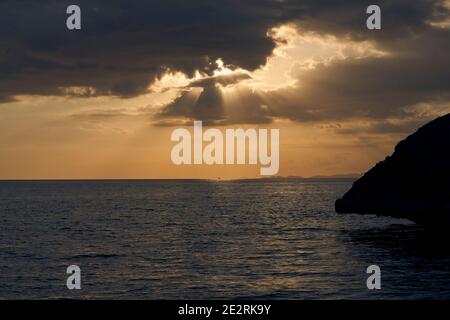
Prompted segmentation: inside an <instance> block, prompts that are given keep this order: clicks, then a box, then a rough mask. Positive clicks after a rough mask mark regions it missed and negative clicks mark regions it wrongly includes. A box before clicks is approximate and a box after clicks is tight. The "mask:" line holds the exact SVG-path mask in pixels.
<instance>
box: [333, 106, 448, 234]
mask: <svg viewBox="0 0 450 320" xmlns="http://www.w3.org/2000/svg"><path fill="white" fill-rule="evenodd" d="M335 208H336V212H338V213H359V214H376V215H385V216H393V217H398V218H406V219H409V220H412V221H414V222H416V223H419V224H424V225H434V226H448V225H450V114H447V115H445V116H443V117H440V118H437V119H435V120H433V121H431V122H430V123H428V124H426V125H425V126H423V127H421V128H420V129H419V130H417V131H416V132H415V133H414V134H412V135H410V136H409V137H408V138H406V139H405V140H403V141H401V142H400V143H399V144H398V145H397V146H396V147H395V151H394V153H393V154H392V155H391V156H388V157H387V158H386V159H385V160H384V161H381V162H379V163H378V164H377V165H375V167H373V168H372V169H370V170H369V171H368V172H367V173H366V174H364V176H362V177H361V178H360V179H359V180H357V181H355V182H354V183H353V186H352V188H351V189H350V190H349V191H348V192H347V193H346V194H345V195H344V196H343V197H342V199H338V200H337V201H336V204H335Z"/></svg>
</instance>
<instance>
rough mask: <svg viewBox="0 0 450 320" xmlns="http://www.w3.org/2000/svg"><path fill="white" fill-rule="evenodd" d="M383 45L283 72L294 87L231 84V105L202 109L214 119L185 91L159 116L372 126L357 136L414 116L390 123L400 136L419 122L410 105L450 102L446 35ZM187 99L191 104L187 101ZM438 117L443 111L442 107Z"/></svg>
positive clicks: (436, 32)
mask: <svg viewBox="0 0 450 320" xmlns="http://www.w3.org/2000/svg"><path fill="white" fill-rule="evenodd" d="M389 41H390V42H391V45H390V46H389V51H388V52H387V54H385V55H365V56H363V57H358V56H351V57H344V58H340V59H333V60H326V61H324V62H319V63H315V64H314V66H313V67H312V68H310V67H308V68H305V67H304V64H297V66H296V67H294V69H293V70H291V76H292V77H293V78H294V79H296V83H295V85H294V86H287V87H285V88H280V89H277V90H258V89H253V90H252V89H250V88H249V87H247V85H246V83H245V82H244V83H238V84H237V85H236V86H235V87H236V88H234V90H235V91H236V94H235V96H236V99H234V100H233V101H230V100H228V101H226V103H225V102H224V101H225V100H224V99H221V100H219V99H217V100H216V101H214V100H209V105H208V106H207V109H208V110H214V112H210V113H209V114H208V115H206V113H205V112H197V111H198V108H197V104H198V100H196V97H198V95H196V94H195V92H193V91H185V92H184V93H183V94H182V95H181V96H180V98H179V99H177V100H175V101H174V102H173V103H172V104H169V105H167V106H166V107H165V108H164V109H163V112H162V116H163V117H169V118H170V117H179V118H183V117H184V118H189V119H203V118H204V117H205V116H207V120H208V121H209V122H212V123H214V122H215V123H223V124H236V123H268V122H271V121H272V120H273V119H276V118H284V119H289V120H292V121H296V122H302V123H313V122H324V121H325V122H327V121H344V122H345V121H349V120H357V119H364V120H370V121H373V124H371V125H370V128H368V127H366V128H365V129H367V130H369V129H370V130H372V131H377V132H385V133H392V132H393V128H392V126H393V125H394V124H393V123H390V124H386V125H382V124H380V123H379V122H380V121H382V120H384V119H399V120H402V119H403V120H404V119H410V118H411V117H413V118H414V117H415V118H416V119H410V120H409V125H406V124H405V123H398V122H397V124H398V125H399V129H397V130H404V131H406V130H408V129H410V128H411V127H412V126H413V125H414V124H417V123H423V121H424V119H423V118H422V117H421V115H420V113H418V112H416V113H414V112H412V111H411V107H412V106H415V105H417V104H421V103H428V104H429V105H432V106H436V108H437V105H439V104H442V103H444V104H445V102H448V101H450V72H449V71H450V55H449V53H450V29H445V28H426V29H424V30H423V31H422V32H421V33H417V34H414V36H410V37H402V38H400V39H397V40H396V41H393V40H389ZM430 48H432V55H430ZM208 88H209V87H208ZM208 88H204V90H203V91H202V94H204V95H205V96H206V95H207V93H208V92H209V91H208V90H214V95H213V96H214V97H220V96H222V97H223V95H224V94H226V92H227V90H222V89H221V88H220V87H218V86H215V87H213V88H211V89H208ZM188 97H190V98H192V99H190V100H189V101H187V100H188ZM219 106H220V107H219ZM205 109H206V108H205ZM218 110H220V113H219V112H217V111H218ZM244 110H245V111H244ZM440 111H441V112H442V113H445V112H449V111H450V108H441V109H440ZM249 115H250V116H249ZM432 116H436V114H433V115H432ZM432 116H430V117H427V118H426V119H431V117H432ZM360 129H364V128H363V127H361V128H360ZM340 132H342V133H345V130H341V131H340Z"/></svg>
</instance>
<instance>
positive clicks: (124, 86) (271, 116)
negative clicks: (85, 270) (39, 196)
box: [0, 0, 450, 179]
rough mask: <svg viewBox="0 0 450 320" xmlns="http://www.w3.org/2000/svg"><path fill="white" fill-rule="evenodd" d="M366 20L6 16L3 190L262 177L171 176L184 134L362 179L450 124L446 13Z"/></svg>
mask: <svg viewBox="0 0 450 320" xmlns="http://www.w3.org/2000/svg"><path fill="white" fill-rule="evenodd" d="M71 4H77V5H78V6H79V7H80V8H81V12H82V29H81V30H77V31H73V30H72V31H70V30H68V29H67V28H66V19H67V17H68V15H67V14H66V8H67V7H68V6H69V5H71ZM370 4H375V2H374V3H372V2H370V3H369V2H365V1H361V0H346V1H338V0H335V1H331V0H323V1H320V0H304V1H301V0H298V1H293V0H258V1H256V0H222V1H210V0H190V1H175V0H164V1H153V0H151V1H140V0H139V1H138V0H128V1H119V0H110V1H99V0H89V1H87V0H76V1H65V0H62V1H61V0H58V1H56V0H48V1H32V0H3V1H2V2H1V3H0V179H151V178H155V179H165V178H168V179H175V178H202V179H203V178H205V179H210V178H213V179H215V178H217V177H221V178H223V179H234V178H257V177H259V168H260V166H259V165H257V166H255V165H213V166H207V165H182V166H176V165H174V164H173V163H172V161H171V159H170V154H171V149H172V147H173V146H174V143H173V142H172V141H171V140H170V136H171V133H172V132H173V130H175V129H176V128H180V127H186V128H188V129H192V125H193V121H194V120H202V121H203V122H204V124H205V126H209V127H215V128H218V129H220V130H225V129H226V128H244V129H246V128H256V129H258V128H277V129H279V130H280V170H279V173H278V175H280V176H306V177H307V176H315V175H337V174H349V173H352V174H353V173H355V174H360V173H363V172H365V171H366V170H368V169H370V168H371V167H372V166H373V165H374V164H376V163H377V162H378V161H380V160H382V159H384V158H385V157H386V156H387V155H389V154H390V153H392V151H393V148H394V147H395V145H396V143H397V142H398V141H399V140H401V139H403V138H405V137H406V136H408V135H409V134H411V133H413V132H414V131H415V130H417V129H418V128H419V127H420V126H421V125H423V124H425V123H427V122H428V121H430V120H432V119H434V118H436V117H438V116H440V115H443V114H446V113H448V112H450V37H449V35H450V1H438V0H385V1H376V4H378V5H379V6H380V8H381V10H382V29H381V30H368V29H367V28H366V19H367V17H368V15H367V14H366V8H367V6H368V5H370Z"/></svg>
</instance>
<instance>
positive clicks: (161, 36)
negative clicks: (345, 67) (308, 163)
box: [0, 0, 446, 119]
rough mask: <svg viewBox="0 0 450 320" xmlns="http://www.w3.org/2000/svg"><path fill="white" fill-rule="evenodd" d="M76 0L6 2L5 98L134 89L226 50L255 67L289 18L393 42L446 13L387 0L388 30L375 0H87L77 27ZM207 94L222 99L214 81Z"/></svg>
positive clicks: (434, 5)
mask: <svg viewBox="0 0 450 320" xmlns="http://www.w3.org/2000/svg"><path fill="white" fill-rule="evenodd" d="M70 4H72V2H71V1H68V0H62V1H61V0H58V1H57V0H48V1H39V2H37V1H32V0H3V1H2V2H1V3H0V11H1V12H2V19H1V21H0V48H2V49H0V92H1V95H2V97H3V98H1V99H0V102H5V101H9V100H11V99H12V97H14V96H16V95H23V94H35V95H75V96H77V94H79V92H78V93H77V92H76V91H74V92H72V91H70V90H69V91H67V90H64V88H74V87H75V88H92V89H93V90H92V91H89V96H104V95H112V96H118V97H122V98H130V97H134V96H137V95H140V94H143V93H145V92H147V91H148V88H149V85H150V84H151V83H152V82H153V81H155V79H157V78H158V77H159V76H161V75H162V74H164V72H166V70H167V69H170V70H173V71H181V72H183V73H185V74H187V75H190V76H192V75H193V74H194V73H195V71H196V70H200V71H201V72H203V73H205V74H208V75H209V76H212V75H213V72H214V70H215V69H216V68H217V66H216V65H215V63H214V61H216V59H218V58H222V59H223V61H226V63H227V64H229V65H232V66H234V67H235V68H242V69H245V70H249V71H252V70H255V69H257V68H259V67H260V66H262V65H264V64H265V63H266V60H267V58H268V57H269V56H270V55H271V54H272V52H273V49H274V48H275V46H276V41H275V40H274V39H272V38H271V37H269V36H268V35H267V34H268V32H269V31H270V30H271V28H273V27H276V26H279V25H281V24H286V23H296V24H297V25H298V26H299V30H301V31H314V32H317V33H319V34H333V35H336V36H339V37H350V38H352V39H355V40H367V39H371V40H374V41H377V42H378V43H379V45H380V46H385V47H390V46H391V45H395V44H396V41H397V39H398V38H399V37H400V36H402V37H403V36H408V35H412V34H416V33H420V32H423V31H424V30H428V29H430V28H431V27H430V25H429V22H433V21H439V19H442V17H443V16H445V15H446V11H445V9H444V7H443V6H442V2H441V1H437V0H435V1H433V0H416V1H406V0H395V1H394V0H391V1H380V5H381V6H382V8H383V28H384V31H383V32H379V33H371V32H368V31H367V30H366V29H365V28H364V27H363V26H364V23H365V21H364V19H365V17H366V16H365V6H366V5H365V4H364V3H361V1H356V0H350V1H328V0H326V1H325V0H324V1H317V0H305V1H294V0H283V1H281V0H260V1H253V0H223V1H210V0H192V1H177V0H164V1H159V0H154V1H145V2H144V1H141V0H129V1H119V0H110V1H107V2H105V1H100V0H78V1H77V4H78V5H79V6H80V7H81V8H82V30H81V31H79V32H74V31H68V30H67V29H66V28H65V20H66V18H67V15H66V14H65V10H66V7H67V6H68V5H70ZM84 96H85V95H84ZM205 96H207V97H208V99H207V100H210V101H211V100H212V99H216V101H219V99H220V97H219V94H218V92H215V91H214V89H213V88H210V89H209V92H206V93H205ZM205 98H206V97H205ZM199 109H202V108H199ZM218 115H220V114H218ZM264 119H265V118H264Z"/></svg>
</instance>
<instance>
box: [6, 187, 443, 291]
mask: <svg viewBox="0 0 450 320" xmlns="http://www.w3.org/2000/svg"><path fill="white" fill-rule="evenodd" d="M350 184H351V183H350V182H345V181H341V182H339V181H334V182H333V181H328V182H326V181H322V182H300V181H265V180H262V181H220V182H216V181H90V182H83V181H73V182H1V183H0V221H1V224H2V233H1V234H0V298H25V297H26V298H114V299H124V298H131V299H133V298H135V299H161V298H163V299H171V298H195V299H202V298H205V299H208V298H267V299H272V298H273V299H317V298H322V299H342V298H348V299H352V298H356V299H366V298H369V299H381V298H389V299H397V298H449V297H450V267H449V266H450V263H449V262H450V261H449V257H450V252H449V250H450V249H449V248H447V247H446V244H447V243H448V242H449V241H448V237H445V236H440V235H439V234H438V233H436V232H429V231H426V230H423V229H421V228H420V227H418V226H416V225H414V224H412V223H410V222H407V221H402V220H396V219H391V218H385V217H384V218H383V217H375V216H366V217H363V216H356V215H342V216H341V215H337V214H335V212H334V210H333V203H334V200H335V199H336V198H337V197H339V196H341V195H342V194H343V193H344V192H345V191H346V190H347V189H348V188H349V187H350ZM70 264H77V265H79V266H80V267H81V270H82V290H81V291H78V292H74V291H69V290H67V289H66V287H65V281H66V274H65V270H66V267H67V266H68V265H70ZM371 264H377V265H379V266H380V267H381V270H382V290H380V291H376V292H374V291H368V290H367V289H366V285H365V282H366V278H367V274H366V273H365V270H366V268H367V266H369V265H371Z"/></svg>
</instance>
